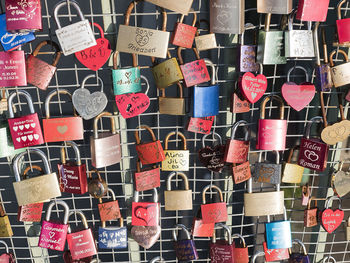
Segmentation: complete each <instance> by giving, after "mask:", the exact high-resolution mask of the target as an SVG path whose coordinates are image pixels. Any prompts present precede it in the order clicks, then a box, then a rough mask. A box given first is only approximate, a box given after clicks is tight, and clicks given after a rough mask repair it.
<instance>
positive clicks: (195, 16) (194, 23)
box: [179, 9, 197, 27]
mask: <svg viewBox="0 0 350 263" xmlns="http://www.w3.org/2000/svg"><path fill="white" fill-rule="evenodd" d="M191 11H193V12H189V14H192V15H193V20H192V25H191V26H193V27H194V26H195V25H196V22H197V14H196V12H194V10H193V9H192V10H191ZM186 16H188V15H186ZM184 18H185V15H184V14H182V15H181V17H180V21H179V23H183V21H184Z"/></svg>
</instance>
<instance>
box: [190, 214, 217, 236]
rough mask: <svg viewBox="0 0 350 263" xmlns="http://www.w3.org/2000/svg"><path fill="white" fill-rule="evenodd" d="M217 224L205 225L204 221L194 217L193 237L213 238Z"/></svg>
mask: <svg viewBox="0 0 350 263" xmlns="http://www.w3.org/2000/svg"><path fill="white" fill-rule="evenodd" d="M214 227H215V223H207V224H205V223H203V219H201V218H198V217H194V218H193V221H192V236H193V237H212V236H213V233H214Z"/></svg>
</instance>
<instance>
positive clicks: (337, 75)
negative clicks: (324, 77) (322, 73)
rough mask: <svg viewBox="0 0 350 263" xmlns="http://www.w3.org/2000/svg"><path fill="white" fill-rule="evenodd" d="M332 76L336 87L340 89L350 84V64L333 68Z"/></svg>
mask: <svg viewBox="0 0 350 263" xmlns="http://www.w3.org/2000/svg"><path fill="white" fill-rule="evenodd" d="M331 76H332V81H333V85H334V87H336V88H338V87H341V86H344V85H347V84H349V83H350V80H349V78H350V62H346V63H343V64H340V65H337V66H334V67H331Z"/></svg>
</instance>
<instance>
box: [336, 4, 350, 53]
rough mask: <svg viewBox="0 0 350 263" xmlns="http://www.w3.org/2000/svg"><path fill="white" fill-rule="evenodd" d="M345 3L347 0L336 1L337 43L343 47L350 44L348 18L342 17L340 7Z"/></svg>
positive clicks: (349, 20) (349, 22)
mask: <svg viewBox="0 0 350 263" xmlns="http://www.w3.org/2000/svg"><path fill="white" fill-rule="evenodd" d="M345 3H347V0H341V1H340V2H339V3H338V6H337V10H338V20H337V21H336V23H337V32H338V43H337V44H339V45H342V46H344V47H349V46H350V18H342V15H341V8H342V6H343V5H344V4H345Z"/></svg>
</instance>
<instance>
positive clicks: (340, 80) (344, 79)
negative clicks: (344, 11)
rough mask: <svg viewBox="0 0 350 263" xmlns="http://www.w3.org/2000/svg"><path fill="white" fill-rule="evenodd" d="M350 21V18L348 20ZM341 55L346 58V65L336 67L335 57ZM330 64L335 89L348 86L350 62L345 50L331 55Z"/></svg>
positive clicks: (336, 51)
mask: <svg viewBox="0 0 350 263" xmlns="http://www.w3.org/2000/svg"><path fill="white" fill-rule="evenodd" d="M348 19H350V18H348ZM338 53H340V54H341V55H343V57H344V63H342V64H338V65H335V63H334V60H333V58H334V56H335V55H337V54H338ZM329 64H330V67H331V76H332V82H333V86H334V87H335V88H338V87H341V86H344V85H347V84H349V83H350V81H349V77H350V61H349V58H348V55H347V54H346V52H345V51H344V50H341V49H337V50H333V51H332V52H331V53H330V54H329Z"/></svg>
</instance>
